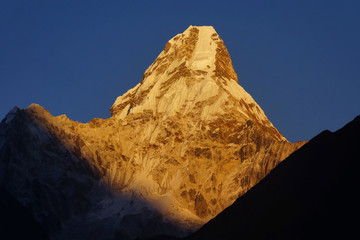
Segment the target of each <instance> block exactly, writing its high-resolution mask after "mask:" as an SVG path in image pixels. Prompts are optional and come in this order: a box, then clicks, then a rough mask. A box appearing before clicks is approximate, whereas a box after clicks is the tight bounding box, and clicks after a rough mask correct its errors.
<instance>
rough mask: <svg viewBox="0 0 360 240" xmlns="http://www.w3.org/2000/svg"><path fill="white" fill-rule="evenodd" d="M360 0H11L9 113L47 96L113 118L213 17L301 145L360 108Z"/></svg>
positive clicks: (249, 84)
mask: <svg viewBox="0 0 360 240" xmlns="http://www.w3.org/2000/svg"><path fill="white" fill-rule="evenodd" d="M359 13H360V1H357V0H354V1H346V0H345V1H340V0H339V1H330V0H326V1H316V0H311V1H306V0H302V1H289V0H286V1H269V0H265V1H257V0H248V1H240V0H237V1H225V0H223V1H210V0H208V1H201V0H192V1H187V0H182V1H175V0H166V1H155V0H144V1H140V0H131V1H126V0H122V1H90V0H86V1H73V0H71V1H64V0H62V1H48V0H44V1H36V0H34V1H29V0H24V1H17V0H9V1H6V0H4V1H0V89H1V91H0V118H1V119H2V118H4V117H5V115H6V113H7V112H8V111H9V110H10V109H11V108H12V107H14V106H15V105H16V106H19V107H20V108H25V107H27V106H28V105H29V104H31V103H38V104H40V105H42V106H43V107H45V109H48V110H49V111H50V112H51V113H52V114H53V115H60V114H64V113H65V114H66V115H67V116H68V117H70V118H71V119H72V120H76V121H80V122H88V121H89V120H91V119H92V118H95V117H101V118H107V117H110V112H109V109H110V107H111V105H112V104H113V102H114V101H115V99H116V97H118V96H120V95H122V94H123V93H125V92H126V91H127V90H128V89H130V88H132V87H134V86H135V85H136V84H137V83H139V82H140V81H141V78H142V75H143V73H144V71H145V70H146V68H147V67H148V66H149V65H150V64H151V63H152V62H153V61H154V60H155V58H156V57H157V55H158V54H159V53H160V52H161V51H162V49H163V48H164V46H165V44H166V42H167V41H168V40H169V39H170V38H172V37H173V36H175V35H176V34H178V33H181V32H183V31H184V30H185V29H186V28H187V27H188V26H189V25H212V26H214V28H215V30H216V31H217V32H218V33H219V35H220V37H221V38H222V39H223V40H224V42H225V45H226V47H227V48H228V50H229V52H230V56H231V58H232V61H233V65H234V68H235V71H236V72H237V74H238V77H239V84H240V85H241V86H242V87H243V88H244V89H245V90H246V91H247V92H249V93H250V94H251V95H252V97H253V98H254V99H255V101H257V103H258V104H259V105H260V106H261V107H262V109H263V110H264V112H265V114H266V115H267V116H268V117H269V119H270V121H271V122H272V123H273V124H274V125H275V127H276V128H277V129H278V130H279V131H280V132H281V133H282V134H283V135H284V136H285V137H286V138H287V139H288V140H290V141H292V142H293V141H297V140H309V139H310V138H312V137H314V136H315V135H316V134H318V133H319V132H321V131H322V130H324V129H329V130H332V131H334V130H337V129H338V128H340V127H342V126H343V125H344V124H345V123H347V122H349V121H350V120H352V119H353V118H354V117H355V116H356V115H358V114H360V94H359V90H360V30H359V29H360V14H359Z"/></svg>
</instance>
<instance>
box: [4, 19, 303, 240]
mask: <svg viewBox="0 0 360 240" xmlns="http://www.w3.org/2000/svg"><path fill="white" fill-rule="evenodd" d="M111 113H112V117H111V118H109V119H93V120H91V121H90V122H89V123H85V124H84V123H79V122H74V121H71V120H70V119H68V118H67V117H66V116H65V115H61V116H58V117H54V116H52V115H51V114H50V113H49V112H48V111H46V110H44V109H43V108H42V107H41V106H39V105H35V104H33V105H30V106H29V107H28V108H27V109H25V110H15V111H13V112H12V113H10V114H9V115H8V116H7V117H6V118H5V119H4V120H3V122H2V123H1V126H0V134H1V135H0V156H1V161H0V162H1V163H0V164H1V169H3V171H2V172H1V174H0V177H1V181H2V182H3V183H4V184H5V185H6V186H8V189H12V190H11V193H12V194H13V196H15V197H16V198H17V199H21V200H22V201H23V203H24V205H25V206H27V207H28V208H29V209H30V210H31V211H32V212H33V214H34V216H35V217H36V218H37V220H39V221H40V222H41V223H43V224H44V225H45V226H47V224H48V225H49V226H48V228H51V231H50V232H52V233H53V238H55V239H61V238H66V239H71V238H73V239H79V238H80V237H79V236H81V238H84V239H85V238H86V237H87V236H92V237H94V236H96V234H99V236H100V235H101V238H103V239H111V238H115V237H121V238H123V239H127V238H128V239H133V238H135V237H149V236H153V235H157V234H170V235H177V236H184V235H185V234H187V233H188V232H191V231H193V230H195V229H197V228H198V227H200V226H201V225H203V224H204V223H206V222H207V221H208V220H209V219H211V218H213V217H214V216H216V215H217V214H218V213H219V212H221V211H222V210H223V209H224V208H226V207H227V206H229V205H230V204H232V203H233V202H234V201H235V200H236V199H237V198H238V197H239V196H241V195H243V194H244V193H245V192H246V191H248V190H249V189H250V188H251V187H252V186H254V185H255V184H256V183H257V182H259V181H260V180H261V179H262V178H263V177H264V176H265V175H266V174H268V173H269V172H270V171H271V170H272V169H273V168H274V167H275V166H276V165H277V164H278V163H279V162H281V161H282V160H283V159H284V158H286V157H287V156H288V155H289V154H290V153H292V152H293V151H294V150H296V149H298V148H299V147H300V146H301V145H302V144H303V143H300V142H299V143H295V144H292V143H290V142H288V141H287V140H286V139H285V138H284V137H283V136H282V135H281V134H280V133H279V132H278V131H277V130H276V128H275V127H274V126H273V125H272V124H271V122H270V121H269V120H268V119H267V117H266V116H265V114H264V112H263V111H262V110H261V108H260V106H258V104H257V103H256V102H255V101H254V100H253V99H252V97H251V96H250V95H249V94H248V93H247V92H246V91H245V90H244V89H243V88H242V87H241V86H240V85H239V84H238V80H237V75H236V73H235V72H234V69H233V67H232V64H231V60H230V55H229V53H228V52H227V50H226V47H225V45H224V43H223V41H222V40H221V39H220V37H219V36H218V35H217V33H216V32H215V30H214V29H213V28H212V27H192V26H190V27H189V28H188V29H187V30H186V31H185V32H184V33H182V34H179V35H177V36H175V37H174V38H173V39H171V40H170V41H169V42H168V43H167V44H166V46H165V49H164V51H163V52H162V53H161V54H160V55H159V56H158V58H157V59H156V60H155V62H154V63H153V64H152V65H151V66H150V67H149V68H148V69H147V71H146V72H145V73H144V76H143V79H142V81H141V83H139V84H138V85H137V86H136V87H135V88H133V89H131V90H129V91H128V92H127V93H125V94H124V95H123V96H120V97H118V99H117V100H116V101H115V103H114V105H113V106H112V108H111ZM19 176H21V177H19ZM44 199H45V200H44ZM40 201H44V202H40ZM53 222H54V223H53ZM53 228H54V229H53Z"/></svg>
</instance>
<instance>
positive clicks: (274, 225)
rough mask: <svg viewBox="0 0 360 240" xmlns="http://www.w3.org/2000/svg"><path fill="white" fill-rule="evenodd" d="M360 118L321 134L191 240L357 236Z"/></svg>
mask: <svg viewBox="0 0 360 240" xmlns="http://www.w3.org/2000/svg"><path fill="white" fill-rule="evenodd" d="M359 147H360V116H358V117H356V118H355V119H354V120H353V121H351V122H350V123H348V124H347V125H346V126H344V127H343V128H341V129H340V130H338V131H336V132H334V133H332V132H330V131H323V132H322V133H320V134H319V135H317V136H316V137H314V138H313V139H312V140H311V141H310V142H309V143H307V144H306V145H304V146H303V147H302V148H300V149H299V150H298V151H296V152H294V153H293V154H291V155H290V156H289V157H288V158H287V159H285V160H284V161H283V162H282V163H280V164H279V165H278V166H277V167H276V168H275V169H274V170H273V171H271V172H270V174H269V175H268V176H266V177H265V178H264V179H263V180H262V181H261V182H259V183H258V184H257V185H255V186H254V187H253V188H252V189H251V190H249V191H248V192H247V193H246V194H245V195H243V196H242V197H241V198H239V199H237V200H236V202H235V203H234V204H233V205H231V206H230V207H228V208H227V209H225V210H224V211H223V212H221V213H220V214H219V215H218V216H217V217H215V218H214V219H212V220H211V221H210V222H208V223H207V224H206V225H204V226H203V227H202V228H201V229H200V230H199V231H197V232H195V233H194V234H191V235H190V236H188V237H186V238H185V239H187V240H190V239H191V240H192V239H316V238H318V239H326V238H331V239H333V238H338V239H350V237H351V238H353V236H358V234H359V233H358V224H357V222H358V221H357V218H358V216H359V213H360V211H359V203H360V201H359V200H360V199H359V196H358V189H359V183H360V181H359V177H358V171H359V169H360V168H359V167H360V152H359Z"/></svg>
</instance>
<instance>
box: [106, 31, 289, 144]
mask: <svg viewBox="0 0 360 240" xmlns="http://www.w3.org/2000/svg"><path fill="white" fill-rule="evenodd" d="M144 111H150V112H152V114H154V115H156V114H158V115H161V116H162V117H165V118H166V117H169V116H175V115H176V114H180V115H182V116H184V115H187V114H193V115H195V116H196V117H199V118H200V119H201V120H204V121H208V120H214V119H217V118H218V117H219V116H220V115H224V114H231V115H233V116H232V117H233V118H236V119H237V120H239V119H241V120H242V121H244V122H246V121H247V120H251V121H254V122H255V123H258V124H259V125H261V126H262V127H263V128H264V130H266V131H267V132H269V133H271V135H272V136H273V137H274V138H275V139H277V140H286V139H285V138H284V137H283V136H282V135H281V134H280V133H279V132H278V131H277V130H276V129H275V128H274V126H273V125H272V124H271V122H270V121H269V120H268V119H267V117H266V116H265V114H264V112H263V111H262V109H261V108H260V106H259V105H258V104H257V103H256V102H255V101H254V100H253V98H252V97H251V96H250V95H249V94H248V93H247V92H246V91H245V90H244V89H243V88H242V87H241V86H240V85H239V84H238V79H237V75H236V73H235V71H234V68H233V66H232V62H231V59H230V55H229V53H228V51H227V49H226V47H225V45H224V42H223V41H222V40H221V39H220V37H219V35H218V34H217V33H216V31H215V29H214V28H213V27H211V26H203V27H193V26H190V27H189V28H188V29H187V30H186V31H185V32H184V33H182V34H178V35H176V36H175V37H173V38H172V39H171V40H170V41H169V42H168V43H167V44H166V46H165V49H164V50H163V51H162V52H161V53H160V55H159V56H158V57H157V59H156V60H155V61H154V63H153V64H152V65H151V66H150V67H149V68H148V69H147V70H146V72H145V74H144V76H143V79H142V81H141V83H139V84H138V85H137V86H136V87H135V88H133V89H131V90H129V91H128V92H127V93H126V94H124V95H123V96H121V97H118V98H117V100H116V101H115V103H114V105H113V106H112V108H111V114H112V115H113V116H115V117H116V118H118V119H125V118H126V116H127V115H128V114H130V113H131V114H136V113H142V112H144Z"/></svg>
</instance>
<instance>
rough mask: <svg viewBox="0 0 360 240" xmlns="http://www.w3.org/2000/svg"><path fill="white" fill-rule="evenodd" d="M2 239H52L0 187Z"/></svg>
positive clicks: (0, 230) (0, 232) (0, 228)
mask: <svg viewBox="0 0 360 240" xmlns="http://www.w3.org/2000/svg"><path fill="white" fill-rule="evenodd" d="M0 237H1V239H29V240H32V239H34V240H47V239H50V237H49V235H48V234H47V233H46V231H45V230H44V229H43V228H42V227H41V226H40V224H39V223H38V222H37V221H36V220H35V219H34V218H33V217H32V216H31V214H29V213H28V212H27V211H26V209H25V208H24V207H23V206H22V205H21V204H20V203H19V202H18V201H17V200H16V199H14V198H13V197H12V196H11V195H10V194H9V193H8V192H7V191H6V190H5V189H4V187H3V186H0Z"/></svg>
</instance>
